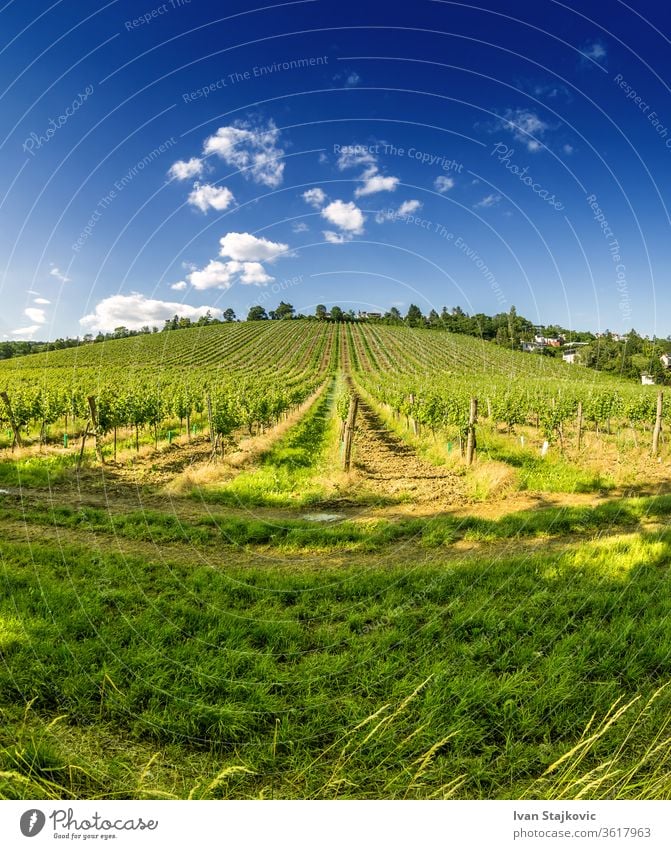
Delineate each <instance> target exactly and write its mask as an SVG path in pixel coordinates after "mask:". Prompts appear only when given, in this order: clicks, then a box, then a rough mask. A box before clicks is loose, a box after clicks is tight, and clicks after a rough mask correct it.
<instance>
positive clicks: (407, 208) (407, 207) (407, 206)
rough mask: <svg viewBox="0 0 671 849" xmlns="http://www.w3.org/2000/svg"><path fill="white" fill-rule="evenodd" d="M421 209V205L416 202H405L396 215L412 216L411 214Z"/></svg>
mask: <svg viewBox="0 0 671 849" xmlns="http://www.w3.org/2000/svg"><path fill="white" fill-rule="evenodd" d="M421 208H422V204H421V202H420V201H418V200H405V201H403V203H402V204H401V205H400V206H399V208H398V209H397V210H396V214H397V215H412V213H413V212H417V210H418V209H421Z"/></svg>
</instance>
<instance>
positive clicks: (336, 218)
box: [322, 200, 365, 234]
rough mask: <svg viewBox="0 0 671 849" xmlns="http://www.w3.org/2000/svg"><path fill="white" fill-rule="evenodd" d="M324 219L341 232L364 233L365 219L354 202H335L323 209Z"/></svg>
mask: <svg viewBox="0 0 671 849" xmlns="http://www.w3.org/2000/svg"><path fill="white" fill-rule="evenodd" d="M322 217H323V218H325V219H326V220H327V221H330V222H331V224H335V226H336V227H339V228H340V229H341V230H346V231H347V232H349V233H352V234H358V233H363V224H364V221H365V218H364V216H363V213H362V212H361V210H360V209H359V207H358V206H357V205H356V204H355V203H354V202H353V201H350V202H349V203H345V201H343V200H334V201H333V202H332V203H330V204H329V205H328V206H326V207H324V209H322Z"/></svg>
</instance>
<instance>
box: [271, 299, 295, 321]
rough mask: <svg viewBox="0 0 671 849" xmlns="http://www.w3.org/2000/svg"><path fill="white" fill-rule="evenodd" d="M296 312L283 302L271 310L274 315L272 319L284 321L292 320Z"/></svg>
mask: <svg viewBox="0 0 671 849" xmlns="http://www.w3.org/2000/svg"><path fill="white" fill-rule="evenodd" d="M295 312H296V310H295V309H294V308H293V306H292V305H291V304H287V303H285V302H284V301H280V303H279V306H278V307H277V309H275V310H273V313H274V315H273V314H272V313H271V315H273V318H277V319H280V320H282V319H285V318H293V317H294V314H295Z"/></svg>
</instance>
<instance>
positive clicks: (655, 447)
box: [652, 392, 664, 457]
mask: <svg viewBox="0 0 671 849" xmlns="http://www.w3.org/2000/svg"><path fill="white" fill-rule="evenodd" d="M663 409H664V393H663V392H660V393H659V394H658V395H657V417H656V418H655V429H654V430H653V432H652V456H653V457H656V456H657V454H659V437H660V435H661V433H662V411H663Z"/></svg>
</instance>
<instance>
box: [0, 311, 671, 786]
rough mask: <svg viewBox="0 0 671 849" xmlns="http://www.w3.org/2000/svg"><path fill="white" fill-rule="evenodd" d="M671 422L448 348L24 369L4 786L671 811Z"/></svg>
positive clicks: (6, 427) (481, 346)
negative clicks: (610, 801) (669, 804)
mask: <svg viewBox="0 0 671 849" xmlns="http://www.w3.org/2000/svg"><path fill="white" fill-rule="evenodd" d="M670 408H671V405H670V404H669V402H668V399H666V398H665V397H664V396H663V395H662V394H661V393H660V392H659V391H658V387H655V386H640V385H637V384H636V383H634V382H632V381H628V380H624V379H618V378H615V377H612V376H606V375H602V374H600V373H597V372H595V371H591V370H588V369H586V368H582V367H580V366H573V365H567V364H565V363H563V362H560V361H556V360H554V359H550V358H546V357H539V356H535V355H530V354H524V353H521V352H514V351H508V350H505V349H504V348H502V347H500V346H497V345H495V344H492V343H489V342H480V341H478V340H477V339H475V338H471V337H466V336H457V335H453V334H450V333H448V332H445V331H443V330H438V329H436V330H430V329H412V328H406V327H391V326H382V325H372V324H363V323H362V324H357V323H340V324H337V323H331V322H326V321H324V322H321V321H317V320H315V321H308V320H295V321H279V320H278V321H258V322H243V323H230V324H223V325H218V326H207V327H195V328H192V329H183V330H175V331H170V332H160V333H155V334H147V335H140V336H136V337H131V338H126V339H118V340H107V341H104V342H100V343H92V344H87V345H82V346H80V347H77V348H70V349H68V350H62V351H54V352H49V353H40V354H33V355H29V356H25V357H20V358H18V357H17V358H16V359H13V360H6V361H3V362H2V363H0V423H1V425H2V431H1V433H0V522H2V538H1V539H0V558H1V560H2V573H1V575H0V588H1V589H0V658H1V659H2V663H0V797H2V798H23V799H39V798H50V799H56V798H59V799H77V798H100V797H109V796H115V797H119V798H362V797H367V798H415V799H425V798H467V799H469V798H470V799H472V798H527V799H538V798H557V799H585V798H595V799H596V798H612V797H615V796H617V797H618V798H668V797H669V796H671V783H670V781H669V775H670V774H671V770H670V767H671V755H670V754H669V752H670V750H669V746H668V742H667V737H668V721H669V720H668V717H669V716H670V715H671V690H669V688H668V683H667V682H669V681H671V616H670V615H669V612H670V611H669V601H668V585H669V578H670V571H669V570H670V566H669V564H670V563H671V531H670V530H669V526H668V517H669V514H670V512H671V488H670V487H669V483H670V482H671V476H670V474H669V472H670V463H671V452H670V450H669V443H668V441H667V439H666V434H667V433H668V431H669V428H670V426H671V418H670V415H669V411H670Z"/></svg>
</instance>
